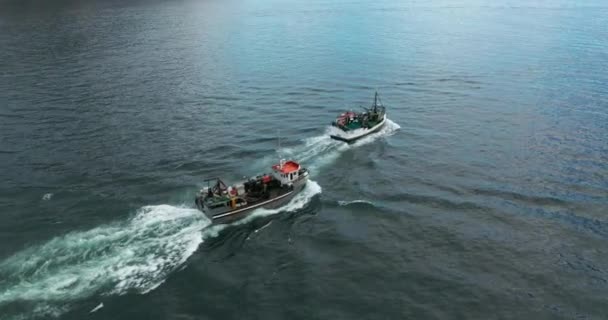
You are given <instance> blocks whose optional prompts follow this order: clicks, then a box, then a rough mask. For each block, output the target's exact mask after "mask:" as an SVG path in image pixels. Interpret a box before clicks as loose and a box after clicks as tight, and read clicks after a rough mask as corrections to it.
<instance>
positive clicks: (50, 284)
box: [0, 181, 321, 319]
mask: <svg viewBox="0 0 608 320" xmlns="http://www.w3.org/2000/svg"><path fill="white" fill-rule="evenodd" d="M320 192H321V187H320V186H319V185H318V184H317V183H316V182H314V181H309V182H308V183H307V184H306V187H305V188H304V189H303V190H302V191H301V192H300V193H298V194H297V195H296V196H295V197H294V198H293V199H292V200H291V201H290V202H289V203H288V204H286V205H285V206H283V207H281V208H279V209H273V210H266V209H258V210H256V211H254V212H252V214H251V215H250V216H248V217H247V218H245V219H243V220H239V221H236V222H234V223H233V224H229V225H212V226H211V221H210V220H209V219H208V218H207V217H205V215H204V214H202V213H201V212H200V211H198V210H196V209H191V208H187V207H180V206H171V205H156V206H145V207H142V208H140V209H139V210H138V211H137V212H136V214H135V215H134V216H133V217H132V218H130V219H128V220H126V221H120V222H115V223H111V224H107V225H104V226H100V227H97V228H95V229H91V230H88V231H82V232H73V233H69V234H67V235H64V236H60V237H56V238H54V239H51V240H50V241H48V242H46V243H44V244H41V245H37V246H32V247H30V248H27V249H25V250H23V251H21V252H18V253H16V254H15V255H13V256H11V257H9V258H7V259H6V260H4V261H2V262H0V314H2V315H3V316H11V317H12V318H14V319H30V318H48V317H58V316H60V315H61V314H63V313H65V312H66V311H68V310H69V309H71V308H72V307H73V306H74V305H75V303H76V302H78V301H82V300H84V299H86V298H89V297H92V296H95V295H100V296H109V295H122V294H125V293H140V294H144V293H147V292H149V291H151V290H153V289H155V288H157V287H158V286H159V285H160V284H162V283H163V282H164V280H165V279H166V278H167V276H168V275H169V274H170V273H171V272H173V271H175V270H177V269H178V268H180V267H181V266H183V265H184V264H185V263H186V261H187V259H188V258H189V257H190V256H191V255H192V254H193V253H194V252H195V251H196V250H197V248H198V247H199V245H200V244H201V243H202V242H203V241H204V240H205V239H209V238H210V237H215V236H217V235H218V234H219V233H220V231H221V230H223V229H224V228H226V227H229V226H231V225H240V224H244V223H247V222H250V221H251V220H253V219H255V218H256V217H261V216H269V215H273V214H277V213H279V212H287V211H295V210H298V209H301V208H303V207H304V206H305V205H306V204H307V203H308V202H309V201H310V200H311V199H312V197H313V196H315V195H316V194H318V193H320ZM97 309H99V308H94V310H95V311H97ZM9 310H10V311H11V312H9ZM15 311H17V313H16V314H13V315H11V314H12V313H14V312H15Z"/></svg>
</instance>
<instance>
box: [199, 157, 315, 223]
mask: <svg viewBox="0 0 608 320" xmlns="http://www.w3.org/2000/svg"><path fill="white" fill-rule="evenodd" d="M307 181H308V170H307V169H306V168H303V167H301V166H300V164H299V163H297V162H295V161H291V160H290V161H285V160H281V161H280V162H279V164H277V165H274V166H272V173H271V174H263V175H259V176H257V177H254V178H251V179H248V180H246V181H241V182H239V183H236V184H234V185H231V186H227V185H226V184H225V183H224V182H223V181H222V180H220V179H219V178H215V179H210V180H207V182H208V183H209V186H208V187H206V188H204V189H202V190H201V191H200V193H199V194H198V195H197V196H196V199H195V203H196V207H197V208H198V209H199V210H201V211H202V212H203V213H205V215H207V216H208V217H209V218H210V219H211V220H212V221H213V222H214V223H227V222H231V221H234V220H238V219H241V218H244V217H245V216H247V215H249V214H250V213H251V212H253V210H255V209H258V208H266V209H274V208H279V207H281V206H283V205H285V204H287V203H288V202H289V201H290V200H291V199H292V198H293V197H294V196H295V195H296V194H297V193H298V192H300V191H301V190H302V189H303V188H304V186H305V185H306V182H307ZM211 182H213V184H212V185H211Z"/></svg>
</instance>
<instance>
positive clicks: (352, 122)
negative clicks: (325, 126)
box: [330, 92, 386, 143]
mask: <svg viewBox="0 0 608 320" xmlns="http://www.w3.org/2000/svg"><path fill="white" fill-rule="evenodd" d="M364 109H365V111H364V112H359V113H357V112H352V111H349V112H345V113H342V114H341V115H339V116H338V118H336V120H335V121H334V122H332V126H333V127H335V128H336V129H337V132H336V133H335V134H331V135H330V137H331V138H332V139H335V140H340V141H344V142H348V143H351V142H355V141H356V140H358V139H361V138H363V137H365V136H367V135H368V134H371V133H374V132H377V131H378V130H380V128H382V126H383V125H384V123H385V122H386V108H385V107H384V106H383V105H382V101H381V100H380V97H379V96H378V92H376V94H375V95H374V104H373V105H372V107H371V108H369V109H368V108H364Z"/></svg>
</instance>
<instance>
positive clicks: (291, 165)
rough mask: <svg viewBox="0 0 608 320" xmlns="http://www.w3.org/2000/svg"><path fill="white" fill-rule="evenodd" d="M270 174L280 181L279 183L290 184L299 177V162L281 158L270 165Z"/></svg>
mask: <svg viewBox="0 0 608 320" xmlns="http://www.w3.org/2000/svg"><path fill="white" fill-rule="evenodd" d="M272 175H273V177H274V178H275V179H277V180H279V181H281V184H285V185H289V184H292V183H293V182H294V181H296V180H298V178H299V175H300V164H299V163H297V162H295V161H292V160H289V161H285V160H284V159H281V161H280V162H279V164H277V165H274V166H272Z"/></svg>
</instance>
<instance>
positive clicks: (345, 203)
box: [338, 200, 374, 207]
mask: <svg viewBox="0 0 608 320" xmlns="http://www.w3.org/2000/svg"><path fill="white" fill-rule="evenodd" d="M356 203H364V204H369V205H371V206H373V205H374V203H373V202H371V201H367V200H353V201H338V204H339V205H340V206H343V207H344V206H348V205H351V204H356Z"/></svg>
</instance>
